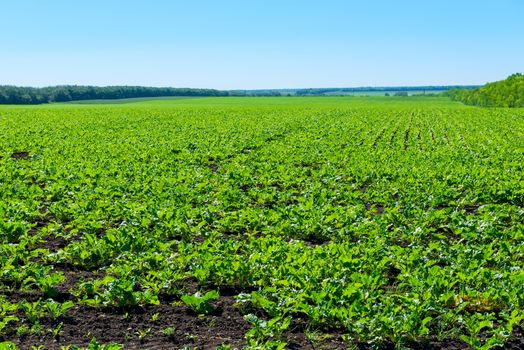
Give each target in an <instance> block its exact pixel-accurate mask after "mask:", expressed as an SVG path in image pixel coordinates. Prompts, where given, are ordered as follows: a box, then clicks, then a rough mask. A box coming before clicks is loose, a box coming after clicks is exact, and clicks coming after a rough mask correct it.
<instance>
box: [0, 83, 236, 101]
mask: <svg viewBox="0 0 524 350" xmlns="http://www.w3.org/2000/svg"><path fill="white" fill-rule="evenodd" d="M230 95H231V94H230V93H229V92H228V91H220V90H213V89H189V88H157V87H143V86H106V87H97V86H52V87H44V88H32V87H18V86H0V104H41V103H50V102H69V101H81V100H105V99H121V98H135V97H160V96H230Z"/></svg>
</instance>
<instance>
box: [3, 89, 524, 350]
mask: <svg viewBox="0 0 524 350" xmlns="http://www.w3.org/2000/svg"><path fill="white" fill-rule="evenodd" d="M0 135H1V138H0V349H1V348H2V346H4V348H12V349H15V348H19V349H30V348H31V347H32V346H35V347H38V346H43V347H42V348H44V349H61V348H63V349H74V348H75V346H78V347H80V348H84V347H87V346H89V344H90V343H91V347H90V348H91V349H119V348H123V349H222V350H225V349H235V348H237V349H241V348H247V349H393V348H398V349H400V348H408V349H409V348H411V349H469V348H474V349H489V348H493V347H495V346H502V347H501V348H504V349H522V348H524V334H523V328H524V321H523V320H524V208H523V206H524V109H518V108H517V109H504V108H493V109H485V108H477V107H467V106H464V105H462V104H459V103H456V102H450V101H449V100H448V99H446V98H441V97H427V98H426V97H417V98H396V97H389V98H383V97H303V98H298V97H290V98H286V97H276V98H262V97H259V98H198V99H180V100H155V101H144V102H136V103H132V104H115V105H112V104H104V105H98V104H85V105H75V104H53V105H42V106H26V107H15V106H0ZM8 343H10V344H12V345H8ZM2 344H3V345H2ZM97 344H98V345H97ZM103 344H105V345H103ZM109 344H114V345H109ZM8 346H10V347H8Z"/></svg>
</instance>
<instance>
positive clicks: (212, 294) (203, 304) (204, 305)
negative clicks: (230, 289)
mask: <svg viewBox="0 0 524 350" xmlns="http://www.w3.org/2000/svg"><path fill="white" fill-rule="evenodd" d="M219 296H220V294H219V293H218V291H216V290H212V291H209V292H207V293H205V294H204V295H202V294H201V293H200V292H197V293H195V294H194V295H183V296H182V301H183V302H184V304H186V305H187V306H189V307H190V308H191V310H193V311H194V312H196V313H197V314H203V315H209V314H211V313H213V311H215V308H214V307H213V306H212V305H211V304H210V303H209V302H210V301H213V300H216V299H218V297H219Z"/></svg>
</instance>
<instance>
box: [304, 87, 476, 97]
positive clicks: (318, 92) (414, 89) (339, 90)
mask: <svg viewBox="0 0 524 350" xmlns="http://www.w3.org/2000/svg"><path fill="white" fill-rule="evenodd" d="M476 87H478V86H477V85H465V86H458V85H453V86H385V87H355V88H319V89H297V90H295V91H294V94H295V95H299V96H304V95H337V94H339V95H344V94H348V93H363V92H388V93H391V92H392V91H395V92H396V93H395V96H406V95H407V93H408V92H424V93H425V92H427V91H428V92H431V91H448V90H452V89H457V88H461V89H473V88H476ZM397 93H401V94H400V95H397Z"/></svg>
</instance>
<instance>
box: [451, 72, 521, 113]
mask: <svg viewBox="0 0 524 350" xmlns="http://www.w3.org/2000/svg"><path fill="white" fill-rule="evenodd" d="M447 94H448V95H449V96H450V97H451V99H452V100H455V101H460V102H463V103H465V104H467V105H475V106H482V107H524V75H522V74H521V73H516V74H513V75H510V76H509V77H508V78H507V79H505V80H501V81H497V82H494V83H489V84H486V85H484V86H483V87H480V88H478V89H474V90H451V91H449V92H448V93H447Z"/></svg>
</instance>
